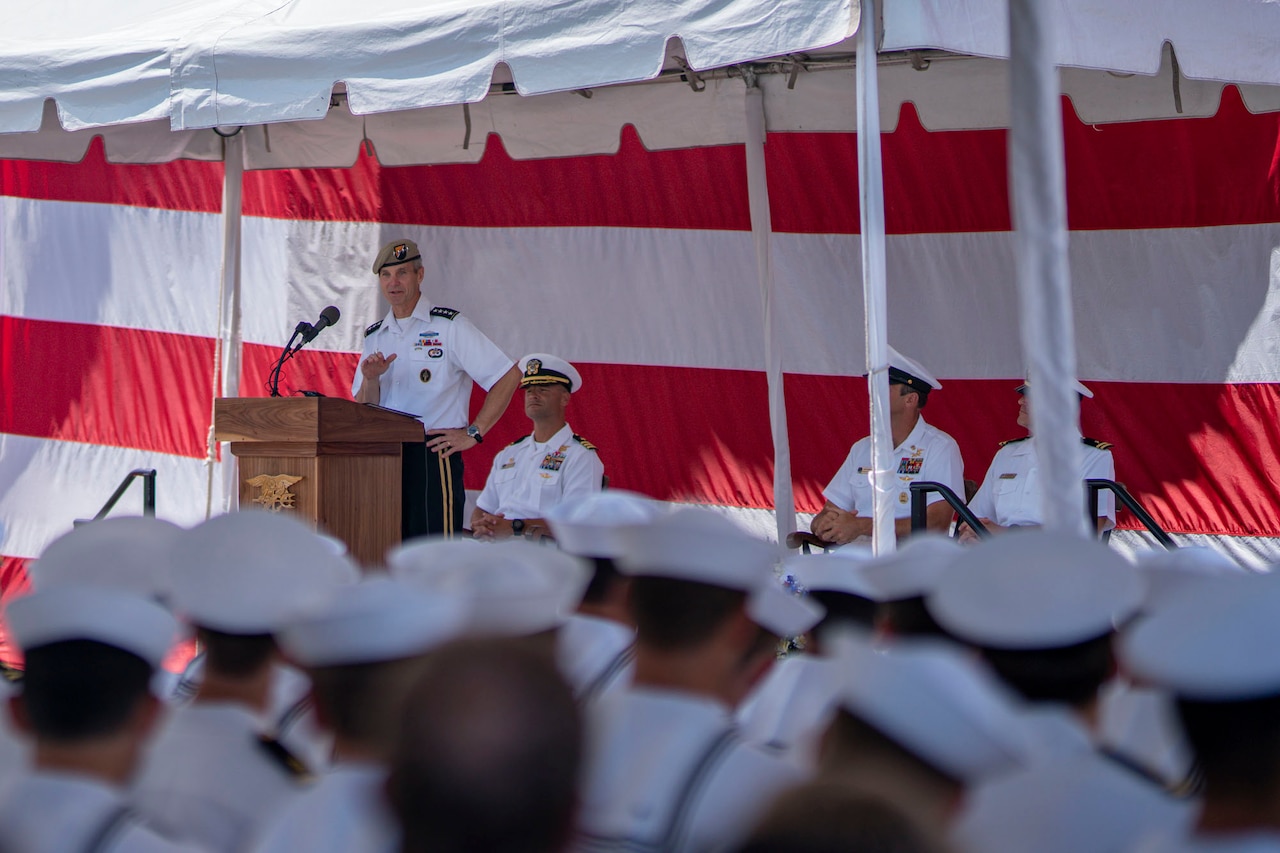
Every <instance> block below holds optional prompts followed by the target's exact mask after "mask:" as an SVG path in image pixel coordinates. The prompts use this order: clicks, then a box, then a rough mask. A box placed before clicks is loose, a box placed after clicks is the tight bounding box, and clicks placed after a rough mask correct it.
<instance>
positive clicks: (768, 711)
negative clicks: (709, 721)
mask: <svg viewBox="0 0 1280 853" xmlns="http://www.w3.org/2000/svg"><path fill="white" fill-rule="evenodd" d="M842 684H843V678H842V676H841V673H840V669H839V666H838V664H837V663H836V662H835V661H833V660H831V659H828V658H824V657H819V656H817V655H803V654H798V655H791V656H790V657H787V658H785V659H784V660H780V661H778V662H777V663H776V664H774V665H773V668H772V669H770V670H769V674H768V675H767V676H765V677H764V679H763V680H762V681H761V682H760V684H759V685H757V686H756V689H755V690H754V691H752V693H751V695H750V696H748V697H747V699H746V701H745V702H743V703H742V705H741V707H739V708H738V725H739V727H740V728H741V730H742V735H743V737H744V738H746V740H747V741H749V742H750V743H754V744H756V745H758V746H762V747H766V748H768V749H770V750H775V751H777V752H778V753H779V754H781V755H784V756H786V757H787V759H788V760H789V761H791V762H792V763H794V764H795V765H797V766H798V767H800V768H802V769H804V770H806V771H809V770H814V769H816V767H817V760H818V742H819V740H820V739H821V737H822V733H823V732H824V731H825V730H826V727H827V725H828V724H829V723H830V722H831V720H832V719H833V718H834V717H835V711H836V707H837V705H838V698H839V693H840V689H841V686H842Z"/></svg>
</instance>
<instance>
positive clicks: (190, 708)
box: [133, 511, 357, 851]
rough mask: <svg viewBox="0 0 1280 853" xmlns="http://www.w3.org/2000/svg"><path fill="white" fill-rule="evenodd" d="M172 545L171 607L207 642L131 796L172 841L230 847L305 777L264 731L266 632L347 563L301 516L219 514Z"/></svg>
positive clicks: (303, 606) (316, 600)
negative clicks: (198, 668) (199, 674)
mask: <svg viewBox="0 0 1280 853" xmlns="http://www.w3.org/2000/svg"><path fill="white" fill-rule="evenodd" d="M180 545H181V548H180V552H179V559H177V560H176V561H175V563H174V566H173V578H172V580H173V603H174V608H175V610H177V611H178V612H180V613H181V614H182V615H183V616H184V618H186V619H187V621H188V622H190V623H191V624H192V625H193V626H194V627H195V630H196V636H197V638H198V640H199V641H200V643H201V644H202V645H203V646H204V648H205V650H206V661H205V668H204V677H203V680H202V681H201V683H200V686H199V688H198V689H197V691H196V695H195V697H194V698H193V699H192V701H191V703H190V704H188V705H184V706H181V707H177V708H174V709H173V710H172V712H171V713H170V715H169V717H168V719H167V720H166V721H165V723H164V724H163V726H162V727H161V730H160V732H159V734H158V736H157V737H156V740H155V742H154V743H153V745H152V748H151V750H150V752H149V753H148V756H147V759H146V761H145V763H144V765H143V768H142V772H141V773H140V774H139V777H138V779H137V781H136V782H135V785H134V791H133V804H134V808H135V809H136V810H137V811H138V812H140V813H141V814H143V815H145V816H146V817H147V818H148V819H149V820H151V821H152V822H154V823H155V824H156V825H157V826H159V827H161V828H162V829H163V830H164V831H165V832H166V833H167V834H169V835H172V836H173V837H177V838H187V839H191V840H194V841H197V842H198V843H200V844H202V845H203V846H205V847H208V848H209V849H211V850H215V851H239V850H241V849H242V848H243V847H244V845H245V844H246V843H247V842H248V841H249V840H250V839H251V838H252V837H253V836H254V835H255V833H256V832H257V831H258V829H259V827H260V826H261V824H262V822H263V821H264V820H266V819H269V818H272V817H274V816H275V815H276V814H277V812H278V811H279V809H280V808H281V807H282V806H283V805H284V804H285V803H286V802H287V801H288V800H289V799H290V798H291V797H293V796H296V795H297V793H298V792H300V791H301V790H302V788H303V786H304V784H305V783H306V782H307V781H308V780H309V776H310V773H309V770H308V768H306V767H305V766H304V765H303V764H302V762H301V761H299V760H298V759H297V758H296V757H295V756H293V755H292V754H291V753H289V752H288V750H287V749H285V747H284V746H283V745H282V744H281V743H280V742H279V741H278V740H276V739H275V738H273V737H271V736H269V735H268V734H267V733H265V732H264V729H265V728H266V726H265V721H264V719H263V717H264V715H265V713H266V711H267V708H268V698H269V695H270V690H271V684H272V680H273V672H274V663H275V661H276V660H277V659H278V653H277V649H276V642H275V632H276V631H278V630H280V629H281V628H283V627H285V626H286V625H288V624H289V623H291V622H292V621H294V620H295V619H297V618H299V617H301V616H302V615H305V614H306V613H307V612H309V611H310V609H312V608H314V607H316V606H318V605H319V604H320V603H321V602H322V601H324V600H325V598H326V597H327V595H328V594H329V591H330V590H331V589H332V588H333V587H334V586H337V585H339V584H344V583H350V582H351V581H353V580H354V579H355V577H356V576H357V570H356V568H355V567H354V566H353V565H352V564H351V563H350V561H348V560H347V559H346V558H345V557H341V556H339V555H338V554H336V553H335V552H334V550H333V548H332V547H331V546H330V545H329V544H328V543H326V542H325V541H323V540H322V539H321V538H320V537H318V536H316V534H315V533H313V532H312V531H311V530H309V529H307V528H306V527H305V526H303V525H302V524H301V523H299V522H297V521H294V520H292V519H291V518H289V517H288V516H285V515H276V514H272V513H268V512H258V511H246V512H239V513H232V514H230V515H224V516H218V517H216V518H213V519H211V520H210V521H206V522H205V523H203V524H201V525H199V526H198V527H195V528H193V529H191V530H190V531H187V533H186V534H185V535H184V537H183V539H182V541H181V543H180Z"/></svg>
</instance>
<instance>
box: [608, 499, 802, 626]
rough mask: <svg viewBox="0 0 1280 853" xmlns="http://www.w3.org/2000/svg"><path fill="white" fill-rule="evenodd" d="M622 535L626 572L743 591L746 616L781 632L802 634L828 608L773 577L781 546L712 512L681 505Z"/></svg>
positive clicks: (622, 564)
mask: <svg viewBox="0 0 1280 853" xmlns="http://www.w3.org/2000/svg"><path fill="white" fill-rule="evenodd" d="M624 535H625V537H626V547H625V549H624V551H625V553H623V554H622V556H621V557H619V558H618V568H619V569H620V570H621V571H622V572H624V573H626V574H629V575H644V576H651V577H665V578H675V579H677V580H686V581H697V582H699V583H705V584H711V585H713V586H720V587H725V588H727V589H736V590H741V591H743V592H745V593H747V615H748V616H750V617H751V619H752V620H753V621H755V623H756V624H757V625H759V626H761V627H762V628H765V629H766V630H768V631H772V632H773V633H775V634H778V635H779V636H783V637H792V636H797V635H799V634H803V633H804V632H805V631H807V630H809V629H810V628H812V627H813V626H814V625H816V624H817V623H818V620H820V619H821V618H822V616H823V614H824V612H825V611H824V609H823V608H822V606H821V605H819V604H818V603H817V602H816V601H811V600H809V599H804V598H800V597H799V596H796V595H792V594H791V593H790V592H788V591H787V590H786V589H784V588H783V587H782V584H781V583H780V582H779V581H778V579H777V578H776V577H775V576H774V573H773V570H774V567H775V566H777V564H778V562H779V560H780V559H781V557H782V551H781V550H780V549H779V548H778V546H776V545H774V544H771V543H769V542H765V541H762V540H760V539H756V538H755V537H753V536H751V535H749V534H748V533H747V532H746V531H744V530H742V529H741V528H740V527H738V526H737V525H736V524H734V523H733V522H732V521H729V520H728V519H727V518H725V517H724V516H722V515H720V514H718V513H716V512H713V511H711V510H706V509H693V508H690V509H681V510H678V511H676V512H673V513H669V514H667V515H664V516H662V517H660V518H657V519H655V520H654V521H652V522H650V523H649V524H646V525H643V526H638V527H629V528H627V529H626V530H625V533H624Z"/></svg>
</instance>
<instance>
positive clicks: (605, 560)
mask: <svg viewBox="0 0 1280 853" xmlns="http://www.w3.org/2000/svg"><path fill="white" fill-rule="evenodd" d="M591 565H592V568H593V572H592V574H591V583H589V584H587V591H586V592H584V593H583V594H582V602H583V604H602V603H604V601H605V600H606V599H607V598H608V597H609V595H610V594H611V593H612V592H613V591H614V589H616V588H617V586H618V584H619V583H621V582H622V578H623V575H622V573H621V572H619V571H618V567H617V566H616V565H615V564H614V562H613V560H612V559H611V558H609V557H592V558H591Z"/></svg>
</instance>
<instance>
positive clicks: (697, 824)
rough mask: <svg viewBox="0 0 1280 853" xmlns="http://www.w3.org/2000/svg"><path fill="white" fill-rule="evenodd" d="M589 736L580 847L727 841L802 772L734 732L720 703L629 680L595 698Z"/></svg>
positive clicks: (668, 847)
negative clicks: (613, 691)
mask: <svg viewBox="0 0 1280 853" xmlns="http://www.w3.org/2000/svg"><path fill="white" fill-rule="evenodd" d="M595 711H596V715H595V716H594V717H593V719H592V721H591V722H592V725H591V726H590V734H589V737H588V747H587V762H586V768H585V773H584V777H583V780H584V781H583V788H582V798H583V802H582V813H581V814H582V817H581V820H580V824H579V830H580V836H579V840H578V849H579V850H584V851H586V850H589V851H611V850H617V851H622V850H626V851H629V852H630V853H639V851H655V853H657V851H676V853H690V852H691V851H709V850H719V849H722V848H726V847H732V846H733V845H734V844H735V843H736V842H739V841H741V840H742V839H743V838H744V837H745V836H746V834H747V833H748V832H749V831H750V830H751V824H752V821H754V820H755V819H756V818H758V817H759V815H760V813H761V810H762V809H763V808H765V807H767V805H768V804H769V802H770V801H771V800H772V799H773V797H774V796H776V795H777V794H778V793H779V792H781V791H782V790H783V789H785V788H788V787H790V786H792V785H795V784H797V783H799V782H801V781H803V778H804V776H803V774H802V773H800V772H799V771H798V770H797V769H796V768H795V767H793V766H792V765H790V764H788V763H787V762H786V761H784V760H783V759H781V758H779V757H777V756H774V755H770V754H768V753H767V752H765V751H763V750H761V749H759V748H758V747H755V746H752V745H750V744H748V743H746V742H745V741H743V740H742V739H741V737H740V736H739V734H738V732H737V729H736V726H735V725H734V721H733V717H732V715H731V713H730V712H729V709H728V708H726V707H725V706H724V705H723V704H721V703H719V702H716V701H715V700H713V699H710V698H705V697H700V696H696V695H693V694H689V693H684V692H678V691H672V690H659V689H654V688H648V687H635V686H633V687H631V688H630V689H627V690H621V691H618V693H617V694H616V695H614V696H612V697H610V698H609V700H608V701H605V702H601V703H599V704H598V705H597V706H596V708H595Z"/></svg>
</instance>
